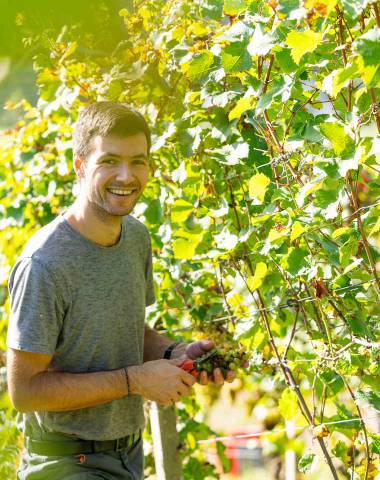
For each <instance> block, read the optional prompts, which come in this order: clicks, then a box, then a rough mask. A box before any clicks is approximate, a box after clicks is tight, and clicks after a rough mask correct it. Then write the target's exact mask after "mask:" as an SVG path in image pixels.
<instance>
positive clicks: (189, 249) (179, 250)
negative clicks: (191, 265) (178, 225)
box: [172, 238, 198, 260]
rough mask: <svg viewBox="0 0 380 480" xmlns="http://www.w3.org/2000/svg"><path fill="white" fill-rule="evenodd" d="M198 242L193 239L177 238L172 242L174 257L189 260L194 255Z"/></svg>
mask: <svg viewBox="0 0 380 480" xmlns="http://www.w3.org/2000/svg"><path fill="white" fill-rule="evenodd" d="M197 245H198V242H196V241H194V240H193V239H187V238H177V239H176V240H174V242H173V243H172V247H173V252H174V256H175V258H178V259H181V260H190V259H191V258H193V257H194V255H195V249H196V248H197Z"/></svg>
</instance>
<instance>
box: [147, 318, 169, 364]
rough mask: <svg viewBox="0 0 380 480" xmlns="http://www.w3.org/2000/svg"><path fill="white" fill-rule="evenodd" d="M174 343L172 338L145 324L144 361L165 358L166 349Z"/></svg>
mask: <svg viewBox="0 0 380 480" xmlns="http://www.w3.org/2000/svg"><path fill="white" fill-rule="evenodd" d="M172 343H173V340H172V339H170V338H168V337H165V336H164V335H160V334H159V333H158V332H157V331H156V330H154V329H152V328H150V327H148V325H145V337H144V362H150V361H151V360H159V359H160V358H164V352H165V350H166V349H167V348H168V346H169V345H171V344H172Z"/></svg>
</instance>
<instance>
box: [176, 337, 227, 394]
mask: <svg viewBox="0 0 380 480" xmlns="http://www.w3.org/2000/svg"><path fill="white" fill-rule="evenodd" d="M213 348H215V344H214V342H212V341H211V340H200V341H198V342H192V343H190V344H185V343H181V344H180V345H178V347H176V348H175V349H174V350H173V354H172V356H175V358H182V359H183V360H184V359H185V358H190V359H192V360H194V359H196V358H198V357H201V356H202V355H204V354H205V353H207V352H209V351H210V350H212V349H213ZM235 377H236V374H235V372H233V371H232V370H229V371H228V372H227V374H226V377H225V378H224V377H223V373H222V371H221V370H220V368H215V369H214V371H213V373H212V374H211V375H210V376H209V375H208V373H207V372H206V371H205V370H203V371H202V372H200V375H199V378H198V382H199V383H200V384H201V385H207V384H208V382H209V380H211V381H212V382H213V383H215V384H216V385H223V384H224V381H227V382H228V383H231V382H233V381H234V379H235Z"/></svg>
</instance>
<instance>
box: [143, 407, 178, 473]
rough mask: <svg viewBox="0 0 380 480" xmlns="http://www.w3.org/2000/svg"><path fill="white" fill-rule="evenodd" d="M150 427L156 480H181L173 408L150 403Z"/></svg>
mask: <svg viewBox="0 0 380 480" xmlns="http://www.w3.org/2000/svg"><path fill="white" fill-rule="evenodd" d="M150 426H151V430H152V438H153V455H154V462H155V465H156V474H157V480H181V478H182V468H181V460H180V456H179V451H178V446H179V439H178V433H177V428H176V413H175V406H174V405H172V406H169V407H163V406H161V405H157V403H156V402H152V403H151V406H150Z"/></svg>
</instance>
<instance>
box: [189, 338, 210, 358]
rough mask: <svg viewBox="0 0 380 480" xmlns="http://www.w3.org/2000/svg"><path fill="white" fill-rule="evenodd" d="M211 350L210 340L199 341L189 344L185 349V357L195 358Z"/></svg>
mask: <svg viewBox="0 0 380 480" xmlns="http://www.w3.org/2000/svg"><path fill="white" fill-rule="evenodd" d="M212 348H214V342H212V341H211V340H200V341H198V342H193V343H190V345H188V346H187V347H186V355H187V356H188V357H189V358H197V357H200V356H202V355H204V354H205V353H206V352H208V351H209V350H211V349H212Z"/></svg>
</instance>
